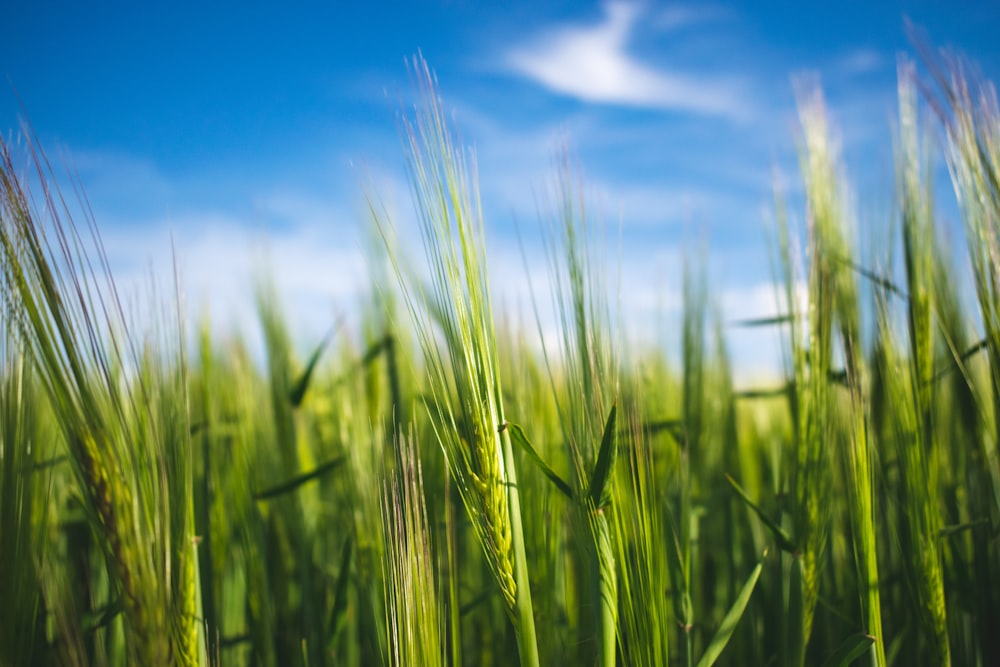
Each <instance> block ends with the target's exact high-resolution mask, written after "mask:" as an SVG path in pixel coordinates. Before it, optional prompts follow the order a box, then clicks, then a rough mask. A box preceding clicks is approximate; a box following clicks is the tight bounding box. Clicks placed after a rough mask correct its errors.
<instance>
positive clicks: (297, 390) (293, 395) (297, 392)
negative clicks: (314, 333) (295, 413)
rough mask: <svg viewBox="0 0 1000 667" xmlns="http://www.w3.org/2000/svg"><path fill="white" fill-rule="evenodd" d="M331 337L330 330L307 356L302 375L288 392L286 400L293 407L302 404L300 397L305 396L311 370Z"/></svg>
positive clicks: (314, 368)
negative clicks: (307, 360) (307, 361)
mask: <svg viewBox="0 0 1000 667" xmlns="http://www.w3.org/2000/svg"><path fill="white" fill-rule="evenodd" d="M332 339H333V332H332V331H331V332H330V333H328V334H327V335H326V337H325V338H323V340H322V342H320V344H319V345H318V346H317V347H316V350H315V351H314V352H313V353H312V356H311V357H309V363H307V364H306V368H305V370H304V371H302V375H300V376H299V379H298V380H297V381H296V382H295V384H294V385H293V386H292V390H291V391H290V392H289V394H288V400H289V401H290V402H291V404H292V407H293V408H297V407H299V406H300V405H302V399H304V398H305V396H306V389H308V388H309V381H310V380H311V379H312V375H313V371H315V370H316V364H317V363H319V358H320V357H321V356H323V350H325V349H326V346H327V345H328V344H329V343H330V341H331V340H332Z"/></svg>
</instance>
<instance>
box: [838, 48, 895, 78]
mask: <svg viewBox="0 0 1000 667" xmlns="http://www.w3.org/2000/svg"><path fill="white" fill-rule="evenodd" d="M837 65H838V69H840V70H841V71H842V72H844V73H845V74H868V73H870V72H876V71H878V70H881V69H882V68H883V67H885V66H886V58H885V56H884V55H883V54H882V53H881V52H879V51H878V50H876V49H872V48H868V47H859V48H856V49H852V50H851V51H848V52H847V53H845V54H843V55H842V56H841V57H840V60H839V62H838V63H837Z"/></svg>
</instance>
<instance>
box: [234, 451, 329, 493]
mask: <svg viewBox="0 0 1000 667" xmlns="http://www.w3.org/2000/svg"><path fill="white" fill-rule="evenodd" d="M344 461H345V457H343V456H338V457H337V458H335V459H331V460H330V461H327V462H326V463H321V464H320V465H318V466H316V467H315V468H313V469H312V470H310V471H309V472H304V473H302V474H301V475H296V476H295V477H292V478H291V479H290V480H288V481H287V482H282V483H281V484H278V485H277V486H272V487H271V488H269V489H264V490H263V491H258V492H257V493H255V494H253V497H254V500H268V499H269V498H274V497H275V496H280V495H283V494H285V493H289V492H291V491H294V490H295V489H297V488H299V487H300V486H302V485H303V484H305V483H306V482H311V481H312V480H314V479H317V478H319V477H322V476H323V475H325V474H326V473H328V472H330V471H331V470H333V469H334V468H337V467H339V466H341V465H342V464H343V463H344Z"/></svg>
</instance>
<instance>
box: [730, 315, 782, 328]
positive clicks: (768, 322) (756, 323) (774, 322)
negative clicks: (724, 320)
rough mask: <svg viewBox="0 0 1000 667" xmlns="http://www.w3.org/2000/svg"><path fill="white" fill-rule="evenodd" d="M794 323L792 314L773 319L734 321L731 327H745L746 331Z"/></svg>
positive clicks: (757, 318)
mask: <svg viewBox="0 0 1000 667" xmlns="http://www.w3.org/2000/svg"><path fill="white" fill-rule="evenodd" d="M791 321H792V315H791V314H783V315H774V316H772V317H752V318H750V319H746V320H734V321H733V322H730V323H729V325H730V326H733V327H743V328H746V329H750V328H754V327H773V326H778V325H780V324H788V323H790V322H791Z"/></svg>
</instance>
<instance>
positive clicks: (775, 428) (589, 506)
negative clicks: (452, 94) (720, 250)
mask: <svg viewBox="0 0 1000 667" xmlns="http://www.w3.org/2000/svg"><path fill="white" fill-rule="evenodd" d="M925 60H926V61H927V62H934V61H933V58H926V59H925ZM416 70H417V77H416V78H417V80H418V81H419V82H420V85H421V87H422V90H421V92H422V99H423V106H422V107H421V109H420V111H419V112H418V114H417V116H416V117H415V118H412V119H411V120H410V121H409V124H408V125H407V127H406V142H407V145H406V154H407V156H408V166H409V173H410V177H411V183H412V186H413V189H412V195H413V200H414V204H415V209H416V211H417V214H418V218H419V220H420V226H421V233H422V238H423V240H424V254H423V256H422V257H421V258H418V256H417V253H416V252H412V251H409V250H406V249H401V248H399V247H398V245H397V242H396V230H395V229H394V227H393V220H392V219H391V216H390V215H389V214H388V213H387V212H386V210H385V209H384V208H383V206H382V203H381V201H380V200H379V198H378V195H377V193H368V201H369V205H370V213H371V223H372V228H373V235H374V236H376V237H377V239H378V244H377V245H378V247H379V250H378V251H377V252H373V253H372V257H371V262H370V271H371V283H372V285H373V289H372V295H373V296H372V298H371V302H370V304H369V305H368V308H367V310H366V311H365V314H364V317H363V323H362V325H361V327H360V329H359V330H358V331H351V332H347V331H342V330H337V331H335V332H334V334H331V336H330V337H328V338H327V339H326V340H323V341H317V344H316V346H315V347H314V348H313V349H311V350H306V351H304V354H303V351H302V350H295V349H293V346H292V344H291V340H292V338H293V336H292V331H293V327H294V325H293V324H292V323H289V322H287V321H286V320H285V319H284V317H283V315H282V312H281V307H280V304H279V303H277V300H276V298H275V297H274V296H273V295H272V294H271V293H270V292H269V291H268V290H267V288H266V287H263V288H261V289H260V290H259V292H258V311H259V321H260V326H261V330H262V331H263V339H264V341H265V363H264V364H260V363H258V360H257V359H255V357H254V355H253V354H251V353H250V352H249V351H248V348H247V346H246V345H245V344H244V343H243V342H241V341H240V340H238V339H237V340H235V341H228V342H221V341H219V340H216V339H214V338H213V334H212V332H211V331H210V329H209V328H208V326H207V325H206V326H203V327H202V329H201V333H200V336H199V337H198V344H197V345H196V346H195V349H190V350H188V349H185V345H184V344H183V343H182V341H184V340H186V332H185V327H186V323H184V322H183V321H182V318H181V317H180V316H179V315H178V311H177V310H175V309H172V308H171V307H169V306H163V305H161V304H162V303H169V300H166V301H163V300H161V299H159V298H158V297H157V295H155V294H150V295H149V296H150V298H149V304H148V305H149V308H148V311H149V312H148V320H147V322H146V323H145V325H146V326H144V327H143V326H139V325H137V324H135V323H132V322H128V323H126V321H125V316H124V315H123V312H122V307H121V304H120V302H119V301H118V297H117V295H116V293H115V291H114V289H113V287H111V286H110V285H113V283H112V282H111V281H110V280H109V278H110V275H109V270H108V267H107V264H106V262H105V261H104V258H103V254H102V252H101V249H100V242H99V235H98V232H97V226H96V223H95V222H94V221H93V220H91V219H83V220H80V219H77V220H76V222H75V223H74V222H73V221H72V220H70V219H69V217H68V214H67V211H68V208H67V206H66V204H65V203H64V202H63V200H62V196H63V195H62V194H61V193H60V192H59V191H57V190H56V189H55V188H54V186H52V185H51V184H52V183H54V182H55V181H54V178H53V173H52V170H51V168H50V167H49V165H48V163H47V162H46V161H45V158H44V156H43V154H42V153H41V151H40V148H38V146H37V142H36V141H35V140H34V138H33V137H31V136H30V133H29V137H28V139H27V142H26V143H25V144H18V145H17V146H11V145H6V144H5V145H2V147H0V148H2V153H0V158H2V171H0V173H2V176H0V216H2V217H0V251H2V260H0V261H2V266H3V273H2V278H0V294H2V296H3V323H4V327H3V332H2V339H0V665H12V666H13V665H18V666H20V665H49V664H69V665H121V664H133V665H159V664H183V665H215V664H221V665H230V664H238V665H242V664H248V665H310V666H314V667H315V666H319V665H328V664H329V665H332V664H347V665H373V664H376V665H377V664H390V665H430V664H455V665H458V664H466V665H507V664H523V665H551V664H573V665H576V664H580V665H591V664H600V665H605V666H606V665H615V664H623V665H667V664H677V665H695V664H698V665H711V664H715V663H719V664H732V665H743V664H754V665H802V664H830V665H846V664H851V663H852V662H854V661H857V663H858V664H877V665H886V664H895V665H920V664H927V665H947V664H956V665H995V664H1000V637H998V636H997V633H996V628H998V627H1000V540H998V537H1000V462H998V456H997V435H998V429H1000V422H998V418H997V416H998V415H1000V111H998V109H997V102H996V97H995V93H994V91H993V88H992V87H991V86H988V85H985V84H983V85H980V84H979V83H977V82H971V84H970V83H968V82H967V80H966V78H965V77H964V76H963V74H962V70H961V66H960V64H958V63H947V64H946V66H945V67H944V69H933V68H932V69H931V71H930V72H929V73H927V74H923V75H919V76H918V74H917V72H916V70H915V69H914V68H913V67H912V66H910V65H904V66H901V69H900V77H899V118H898V123H897V126H896V127H895V129H894V132H895V146H896V171H897V174H896V176H897V178H896V184H897V187H896V192H895V199H894V201H895V209H894V212H893V215H892V216H891V218H890V219H887V220H886V221H885V225H886V226H887V229H888V230H889V233H887V234H886V236H888V237H890V238H892V239H893V241H892V244H891V246H892V247H890V248H882V249H880V250H879V251H878V252H877V254H876V255H875V256H862V254H861V253H860V252H859V251H858V250H857V248H858V245H857V239H855V238H854V237H853V236H852V235H853V234H854V231H853V230H852V227H851V221H852V220H853V219H854V213H853V212H852V211H851V210H849V208H848V206H849V205H848V201H849V198H848V197H846V196H845V192H846V189H847V186H848V185H849V184H848V183H846V182H844V178H845V177H844V174H843V171H842V169H841V167H840V164H839V162H838V155H837V151H836V146H835V144H834V143H833V142H832V141H831V140H830V132H829V128H828V125H827V123H828V120H827V118H826V115H825V111H824V106H823V102H822V99H821V97H820V94H819V92H818V91H814V90H806V91H802V94H801V95H800V118H801V137H800V138H801V142H800V146H801V153H800V157H801V175H802V182H803V185H804V193H805V210H804V211H801V212H796V216H788V214H787V212H786V204H785V202H784V200H783V199H782V198H781V196H780V195H779V196H777V197H776V201H775V218H776V221H777V224H776V226H775V228H776V230H777V232H776V234H775V238H774V239H773V248H774V267H775V275H776V287H775V289H776V290H777V292H778V294H779V298H778V299H777V301H778V303H781V304H784V312H782V313H781V314H780V315H779V316H778V317H775V318H768V319H766V320H756V321H747V322H740V323H738V326H741V327H777V328H779V330H780V331H781V332H782V335H783V341H784V343H783V349H784V352H785V358H786V361H787V363H786V375H785V378H784V381H783V382H779V383H775V384H774V385H772V386H767V387H760V388H759V389H755V390H745V389H741V390H736V389H735V388H734V385H733V379H732V378H733V369H732V368H731V365H730V361H729V358H728V356H727V351H726V339H727V337H729V336H731V335H738V331H734V330H733V329H732V328H730V327H731V326H732V323H731V322H729V320H728V318H727V317H726V314H725V313H723V312H718V310H717V309H716V308H715V307H714V305H713V299H712V293H711V290H710V289H709V286H708V285H706V283H705V278H704V273H703V271H702V270H701V268H700V259H701V258H700V257H699V256H698V255H696V254H692V255H690V256H689V257H688V258H687V261H686V264H685V267H684V284H683V293H684V308H683V317H682V320H681V321H679V322H677V323H676V326H677V327H678V328H679V330H680V331H681V340H682V354H681V356H680V359H681V361H680V363H679V364H672V363H670V362H668V361H667V357H666V355H664V354H661V353H659V352H657V351H651V350H635V349H626V342H625V341H626V340H627V336H626V335H625V332H623V331H621V330H620V326H621V325H620V323H618V322H616V321H615V317H614V315H613V313H614V312H615V308H614V304H609V303H608V302H607V296H606V295H607V293H608V290H607V289H606V285H607V280H608V277H607V274H609V273H613V269H612V268H609V267H605V266H603V265H602V264H601V263H600V262H599V261H598V260H597V259H596V257H595V254H594V252H593V249H592V245H593V244H592V237H593V230H592V228H591V226H590V225H589V223H588V221H587V219H586V217H585V215H584V207H583V205H582V200H581V197H582V195H581V193H580V192H579V188H578V186H576V184H575V181H574V175H573V174H572V173H570V172H568V171H567V173H564V174H563V177H562V180H561V181H560V187H561V189H560V190H559V192H557V193H556V194H557V196H556V197H554V199H553V200H554V201H555V202H556V205H554V206H553V207H552V210H550V211H546V212H545V213H546V214H547V215H548V219H549V221H550V224H549V227H548V230H547V237H546V241H547V245H546V248H547V257H548V260H549V265H548V267H547V269H548V271H549V276H550V282H551V284H552V285H554V290H555V294H554V295H553V296H554V303H555V309H556V312H555V313H554V315H555V319H556V321H557V322H558V323H559V324H560V332H559V333H560V338H559V340H558V341H556V345H557V347H558V351H553V354H552V356H551V357H549V356H546V355H545V354H540V353H539V352H538V350H539V349H540V347H539V346H538V345H537V343H535V342H533V340H534V337H536V336H537V335H539V334H540V332H539V331H513V330H510V329H509V328H505V327H504V326H503V323H502V322H500V321H498V320H495V319H494V308H493V303H492V301H491V298H490V291H489V288H488V285H489V280H488V275H487V262H488V259H489V258H488V252H487V249H486V248H485V244H484V239H483V222H482V219H481V213H480V209H479V203H478V195H477V192H478V190H477V185H476V180H475V173H474V172H473V171H471V170H470V168H469V165H468V162H467V160H466V153H465V151H464V149H463V148H462V147H460V146H456V145H454V143H453V142H454V135H453V134H452V132H451V130H450V128H449V127H448V126H447V123H446V122H445V120H444V114H443V113H442V110H441V106H440V103H439V102H438V100H437V98H436V95H435V92H434V86H433V83H432V82H433V77H432V75H431V74H430V72H429V71H428V70H427V69H426V66H425V65H423V64H422V63H417V65H416ZM970 85H971V88H970V87H969V86H970ZM22 149H23V150H24V154H21V153H18V152H17V151H20V150H22ZM936 152H938V153H943V156H944V159H945V161H946V163H947V165H948V168H949V170H950V173H951V176H952V181H953V184H954V195H955V196H956V197H957V202H958V210H959V211H960V214H961V219H962V222H963V224H964V232H965V237H966V238H967V240H968V241H967V245H968V252H967V254H966V261H967V262H968V264H967V265H966V266H961V267H959V266H955V265H953V264H952V259H951V257H952V253H950V252H949V251H948V249H947V248H946V247H945V246H944V245H943V243H942V242H941V239H942V238H943V237H944V232H945V230H944V226H943V222H942V221H940V220H938V219H936V218H935V216H934V211H935V210H936V209H935V206H934V201H935V197H938V196H951V195H950V193H943V192H942V193H934V192H933V191H932V189H931V183H932V180H933V179H932V177H931V176H932V156H933V155H934V154H935V153H936ZM26 168H27V171H26V170H25V169H26ZM32 170H33V171H32ZM29 184H34V186H31V187H29ZM790 217H801V218H802V219H804V220H806V221H807V223H806V225H805V226H804V227H803V228H795V227H793V226H792V225H790V224H789V223H788V219H789V218H790ZM420 262H422V265H423V266H424V267H425V268H423V269H417V268H415V264H417V263H420ZM965 271H971V275H972V276H973V284H972V287H974V290H975V299H974V301H973V300H970V299H967V298H965V296H964V295H963V294H962V293H961V291H960V290H961V289H963V286H962V285H960V284H959V282H958V281H957V280H956V278H955V276H956V275H959V274H960V273H961V272H965ZM419 276H427V278H426V279H423V278H420V277H419ZM160 288H161V290H165V291H166V292H169V291H170V288H171V286H160ZM803 292H804V293H805V296H806V298H805V299H801V298H799V295H800V294H801V293H803ZM970 303H974V304H975V309H974V310H966V304H970ZM540 320H541V315H539V321H540Z"/></svg>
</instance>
